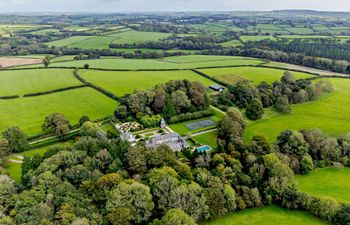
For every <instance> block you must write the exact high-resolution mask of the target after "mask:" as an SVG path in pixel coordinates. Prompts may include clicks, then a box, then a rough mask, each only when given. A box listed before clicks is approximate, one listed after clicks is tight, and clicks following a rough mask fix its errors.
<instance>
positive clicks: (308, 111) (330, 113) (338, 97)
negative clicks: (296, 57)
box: [245, 78, 350, 142]
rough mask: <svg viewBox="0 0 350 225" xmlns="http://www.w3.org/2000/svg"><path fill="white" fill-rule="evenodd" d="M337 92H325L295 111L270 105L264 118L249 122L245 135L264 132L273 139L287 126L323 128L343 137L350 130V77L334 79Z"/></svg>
mask: <svg viewBox="0 0 350 225" xmlns="http://www.w3.org/2000/svg"><path fill="white" fill-rule="evenodd" d="M330 81H331V82H332V83H333V87H334V89H335V90H334V92H333V93H327V94H324V95H323V96H322V97H321V98H319V99H318V100H316V101H311V102H307V103H303V104H297V105H293V106H292V110H293V112H292V113H291V114H287V115H282V114H279V113H277V112H275V111H274V110H273V109H271V108H269V109H266V110H265V115H264V117H263V118H262V119H261V120H258V121H255V122H249V124H248V127H247V129H246V131H245V139H246V140H250V139H251V138H252V136H253V135H263V136H265V137H267V138H268V140H269V141H271V142H273V141H274V140H275V138H276V137H277V135H278V134H279V133H280V132H282V131H284V130H287V129H293V130H301V129H310V128H320V129H321V130H322V131H324V132H325V133H327V134H328V135H331V136H334V137H343V136H344V135H346V134H347V133H348V132H349V131H350V123H349V121H350V89H349V86H350V80H349V79H342V78H333V79H330Z"/></svg>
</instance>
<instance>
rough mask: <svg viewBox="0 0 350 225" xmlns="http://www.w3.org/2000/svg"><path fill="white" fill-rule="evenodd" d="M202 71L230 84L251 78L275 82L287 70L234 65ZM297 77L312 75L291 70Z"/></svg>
mask: <svg viewBox="0 0 350 225" xmlns="http://www.w3.org/2000/svg"><path fill="white" fill-rule="evenodd" d="M200 71H201V72H203V73H205V74H207V75H209V76H211V77H215V78H217V79H219V80H220V81H222V82H225V83H228V84H234V83H236V82H238V81H240V80H250V81H252V82H253V83H254V84H256V85H258V84H260V83H261V82H263V81H265V82H267V83H273V82H275V81H278V80H280V79H281V77H282V76H283V74H284V72H285V71H287V70H283V69H273V68H265V67H232V68H215V69H202V70H200ZM291 73H292V74H293V75H294V77H295V78H296V79H303V78H309V77H311V75H309V74H306V73H301V72H291Z"/></svg>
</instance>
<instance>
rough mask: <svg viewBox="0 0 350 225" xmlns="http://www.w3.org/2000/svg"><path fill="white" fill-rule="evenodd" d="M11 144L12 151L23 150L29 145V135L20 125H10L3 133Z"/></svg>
mask: <svg viewBox="0 0 350 225" xmlns="http://www.w3.org/2000/svg"><path fill="white" fill-rule="evenodd" d="M2 136H3V138H5V139H6V140H7V141H8V143H9V146H10V150H11V152H22V151H24V150H26V149H27V148H28V146H29V142H28V136H27V134H26V133H24V132H23V131H22V130H21V129H20V128H19V127H10V128H8V129H7V130H5V131H4V132H3V133H2Z"/></svg>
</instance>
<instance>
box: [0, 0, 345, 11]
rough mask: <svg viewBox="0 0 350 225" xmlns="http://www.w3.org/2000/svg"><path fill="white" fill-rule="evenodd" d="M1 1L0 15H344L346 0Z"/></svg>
mask: <svg viewBox="0 0 350 225" xmlns="http://www.w3.org/2000/svg"><path fill="white" fill-rule="evenodd" d="M4 1H5V0H0V12H5V11H31V12H34V11H35V12H60V11H64V12H72V11H90V12H93V11H115V12H117V11H222V10H224V11H239V10H272V9H314V10H333V11H343V10H345V9H350V1H349V0H332V1H326V0H293V1H281V0H46V1H45V0H44V1H43V0H8V1H6V2H4Z"/></svg>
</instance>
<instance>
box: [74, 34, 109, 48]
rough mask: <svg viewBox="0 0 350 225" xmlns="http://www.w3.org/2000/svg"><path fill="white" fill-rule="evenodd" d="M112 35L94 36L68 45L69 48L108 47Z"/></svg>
mask: <svg viewBox="0 0 350 225" xmlns="http://www.w3.org/2000/svg"><path fill="white" fill-rule="evenodd" d="M113 40H115V38H114V37H104V36H95V37H92V38H87V39H84V40H81V41H79V42H76V43H73V44H71V45H69V47H71V48H82V49H108V48H109V44H111V43H112V41H113Z"/></svg>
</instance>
